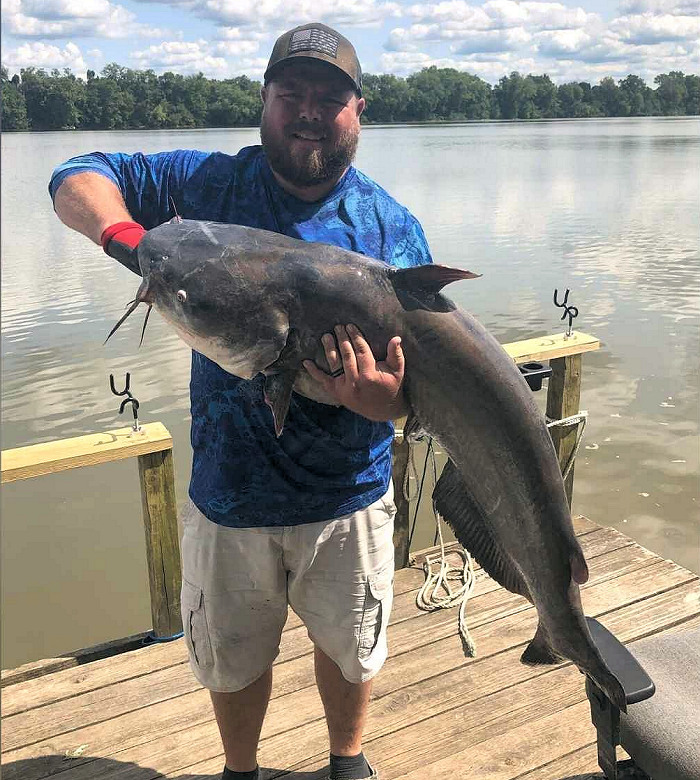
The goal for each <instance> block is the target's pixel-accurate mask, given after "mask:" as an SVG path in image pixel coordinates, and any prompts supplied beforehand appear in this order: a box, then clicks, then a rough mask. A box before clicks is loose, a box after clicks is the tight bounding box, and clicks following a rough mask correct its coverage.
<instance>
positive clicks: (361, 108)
mask: <svg viewBox="0 0 700 780" xmlns="http://www.w3.org/2000/svg"><path fill="white" fill-rule="evenodd" d="M366 105H367V102H366V101H365V99H364V98H359V99H358V101H357V106H356V107H355V111H356V112H357V118H358V119H359V118H360V116H361V115H362V112H363V111H364V110H365V106H366Z"/></svg>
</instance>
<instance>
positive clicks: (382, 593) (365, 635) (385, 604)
mask: <svg viewBox="0 0 700 780" xmlns="http://www.w3.org/2000/svg"><path fill="white" fill-rule="evenodd" d="M393 584H394V578H393V576H392V574H387V573H386V572H382V573H379V574H375V575H374V576H372V577H368V579H367V582H366V583H365V604H364V608H363V610H362V623H361V624H360V631H359V641H358V648H357V655H358V658H359V659H360V660H361V661H366V660H367V659H368V658H369V657H370V655H372V653H373V651H374V649H375V647H376V646H377V643H378V642H379V637H380V636H381V634H382V631H383V630H385V629H386V623H387V622H388V620H389V611H390V609H391V589H392V587H393Z"/></svg>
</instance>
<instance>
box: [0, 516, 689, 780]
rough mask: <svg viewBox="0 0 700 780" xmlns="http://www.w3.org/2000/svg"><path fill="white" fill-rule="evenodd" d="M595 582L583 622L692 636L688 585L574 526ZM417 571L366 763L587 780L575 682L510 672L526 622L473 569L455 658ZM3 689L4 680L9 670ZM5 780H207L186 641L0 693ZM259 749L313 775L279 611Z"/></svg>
mask: <svg viewBox="0 0 700 780" xmlns="http://www.w3.org/2000/svg"><path fill="white" fill-rule="evenodd" d="M575 522H576V529H577V533H578V534H579V538H580V540H581V544H582V546H583V549H584V552H585V554H586V557H587V559H588V562H589V566H590V572H591V578H590V580H589V582H588V583H587V584H586V585H585V586H584V588H583V590H582V597H583V602H584V608H585V611H586V613H587V614H589V615H591V616H594V617H598V618H599V619H600V621H601V622H602V623H603V624H604V625H605V626H607V627H608V628H609V629H610V630H612V631H613V632H614V633H615V634H616V635H617V636H618V638H620V639H621V640H622V641H623V642H625V643H628V644H629V643H631V648H632V650H633V651H634V642H635V641H636V640H638V639H641V638H643V637H646V636H649V635H651V634H656V633H659V632H672V631H678V630H683V629H684V628H691V627H693V628H695V627H697V626H698V625H700V579H699V578H698V576H697V575H695V574H693V573H692V572H690V571H687V570H686V569H683V568H681V567H680V566H677V565H676V564H675V563H673V562H671V561H664V560H662V559H661V558H659V557H658V556H657V555H655V554H654V553H652V552H649V551H648V550H645V549H644V548H642V547H640V546H639V545H637V544H635V543H634V542H633V540H632V539H629V538H628V537H626V536H624V535H622V534H620V533H619V532H617V531H615V530H613V529H610V528H602V527H600V526H598V525H596V524H595V523H593V522H591V521H590V520H588V519H586V518H583V517H579V518H577V519H576V521H575ZM422 582H423V572H422V570H421V569H420V568H417V567H413V568H408V569H403V570H401V571H399V572H397V574H396V581H395V603H394V609H393V614H392V620H391V626H390V629H389V646H390V658H389V661H388V662H387V664H386V666H385V667H384V669H383V671H382V672H381V674H380V675H379V676H378V677H377V678H376V680H375V686H374V695H373V702H372V706H371V711H370V718H369V722H368V726H367V729H366V737H365V752H366V754H367V756H368V757H369V759H370V761H371V762H372V763H373V764H375V765H376V767H377V768H378V770H379V772H380V777H381V778H382V780H394V778H406V779H408V778H410V779H411V780H418V778H420V779H421V780H425V779H427V780H430V778H435V779H436V780H438V778H440V779H441V780H442V779H447V778H452V779H453V780H456V779H457V778H465V780H466V779H467V778H468V780H515V778H518V780H565V779H566V780H591V779H592V778H594V777H595V778H599V777H602V775H601V774H600V773H599V772H598V771H597V763H596V758H595V732H594V729H593V726H592V725H591V723H590V714H589V709H588V703H587V701H586V699H585V693H584V678H583V677H582V675H581V674H580V673H579V672H578V670H577V669H576V668H574V667H572V666H571V665H570V664H568V665H560V666H555V667H535V668H532V667H526V666H523V665H522V664H521V663H520V662H519V660H518V659H519V656H520V654H521V653H522V651H523V649H524V647H525V645H526V643H527V642H528V641H529V639H531V638H532V636H533V634H534V632H535V627H536V616H535V611H534V608H532V607H531V606H530V605H529V604H528V603H527V602H526V601H525V600H524V599H522V598H520V597H518V596H515V595H513V594H510V593H508V592H507V591H505V590H503V589H502V588H500V587H499V586H497V585H496V583H494V582H493V581H492V580H491V579H490V578H489V577H487V576H486V575H485V574H484V572H483V571H481V570H477V585H476V590H475V592H474V595H473V596H472V598H471V600H470V602H469V606H468V609H467V621H468V626H469V629H470V631H471V633H472V636H473V638H474V640H475V642H476V645H477V657H476V658H465V656H464V654H463V652H462V649H461V643H460V640H459V637H458V635H457V611H456V609H450V610H441V611H437V612H432V613H426V612H421V611H419V610H418V609H417V608H416V606H415V597H416V592H417V589H418V588H419V587H420V585H421V584H422ZM6 679H12V675H11V674H10V675H9V677H7V678H6ZM2 694H3V695H2V712H3V719H2V763H3V766H2V777H3V780H39V779H40V778H45V777H49V776H51V777H53V776H56V777H57V778H58V780H117V779H118V780H151V779H152V778H161V777H165V778H170V779H171V780H205V778H218V777H219V775H220V773H221V769H222V767H223V763H224V760H223V755H222V750H221V744H220V741H219V736H218V731H217V727H216V724H215V722H214V720H213V715H212V711H211V706H210V703H209V698H208V694H207V692H206V691H205V690H203V689H202V688H201V686H200V685H199V684H198V683H197V682H196V680H195V679H194V677H193V676H192V674H191V672H190V670H189V666H188V664H187V661H186V651H185V647H184V642H183V640H177V641H175V642H171V643H167V644H156V645H151V646H149V647H144V648H141V649H138V650H132V651H130V652H125V653H122V654H120V655H116V656H113V657H111V658H104V659H102V660H98V661H93V662H91V663H87V664H83V665H81V666H77V667H74V668H69V669H63V670H60V671H54V672H52V673H49V674H46V675H44V676H40V677H37V678H35V679H30V680H26V681H24V682H16V683H14V684H10V685H7V687H5V688H4V689H3V692H2ZM272 696H273V698H272V700H271V702H270V707H269V710H268V715H267V718H266V722H265V726H264V729H263V739H262V743H261V750H260V761H261V765H262V766H263V767H265V772H264V774H263V776H264V777H265V778H271V777H277V776H280V775H286V777H287V778H289V780H321V778H323V777H324V776H325V773H326V770H327V751H328V748H327V744H328V743H327V734H326V727H325V722H324V720H323V711H322V707H321V702H320V699H319V697H318V693H317V692H316V688H315V685H314V679H313V662H312V656H311V643H310V641H309V640H308V638H307V636H306V631H305V629H304V627H303V626H302V625H301V624H300V621H299V620H298V618H296V616H294V615H290V619H289V621H288V623H287V626H286V629H285V632H284V635H283V640H282V646H281V653H280V656H279V658H278V660H277V663H276V666H275V680H274V687H273V694H272Z"/></svg>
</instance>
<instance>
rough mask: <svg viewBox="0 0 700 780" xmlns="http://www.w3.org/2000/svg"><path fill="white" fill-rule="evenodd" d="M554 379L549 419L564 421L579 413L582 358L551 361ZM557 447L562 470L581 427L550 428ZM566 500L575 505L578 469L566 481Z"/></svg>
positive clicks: (550, 391)
mask: <svg viewBox="0 0 700 780" xmlns="http://www.w3.org/2000/svg"><path fill="white" fill-rule="evenodd" d="M549 365H550V367H551V369H552V376H551V377H550V378H549V386H548V387H547V416H548V417H549V418H550V419H552V420H563V419H564V418H566V417H570V416H571V415H573V414H577V413H578V411H579V403H580V401H581V355H580V354H577V355H568V356H566V357H559V358H555V359H554V360H550V361H549ZM549 431H550V433H551V435H552V441H553V442H554V448H555V450H556V451H557V456H558V457H559V463H560V464H561V467H562V470H563V469H564V468H565V467H566V464H567V463H568V462H569V458H570V457H571V453H572V452H573V449H574V446H575V445H576V436H577V433H578V425H576V424H575V423H574V424H573V425H567V426H554V427H552V428H550V429H549ZM564 487H565V489H566V497H567V499H568V501H569V506H571V498H572V495H573V489H574V467H573V465H572V467H571V470H570V471H569V475H568V476H567V478H566V481H565V482H564Z"/></svg>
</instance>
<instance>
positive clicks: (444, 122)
mask: <svg viewBox="0 0 700 780" xmlns="http://www.w3.org/2000/svg"><path fill="white" fill-rule="evenodd" d="M630 119H631V120H637V119H659V120H664V119H698V120H700V115H698V114H666V115H663V116H660V115H658V114H657V115H654V114H647V115H644V116H580V117H573V116H560V117H546V118H545V117H542V118H539V119H421V120H416V121H413V122H410V121H402V122H363V123H362V127H363V129H364V128H382V127H443V126H447V127H449V126H455V127H456V126H460V125H525V124H543V123H545V122H547V123H549V122H607V121H611V120H617V121H620V120H630ZM259 127H260V125H259V124H256V125H231V126H230V127H220V126H216V125H212V126H205V127H124V128H120V129H118V130H115V129H111V130H110V129H107V128H102V127H94V128H88V127H64V128H62V129H60V130H7V129H5V128H0V129H2V132H3V133H13V134H17V135H19V134H22V133H24V134H26V135H29V134H36V135H38V134H42V133H43V134H48V133H143V132H144V131H149V132H158V133H172V132H181V131H183V130H184V131H187V132H200V131H202V130H220V131H222V132H225V131H228V130H258V129H259Z"/></svg>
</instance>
